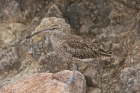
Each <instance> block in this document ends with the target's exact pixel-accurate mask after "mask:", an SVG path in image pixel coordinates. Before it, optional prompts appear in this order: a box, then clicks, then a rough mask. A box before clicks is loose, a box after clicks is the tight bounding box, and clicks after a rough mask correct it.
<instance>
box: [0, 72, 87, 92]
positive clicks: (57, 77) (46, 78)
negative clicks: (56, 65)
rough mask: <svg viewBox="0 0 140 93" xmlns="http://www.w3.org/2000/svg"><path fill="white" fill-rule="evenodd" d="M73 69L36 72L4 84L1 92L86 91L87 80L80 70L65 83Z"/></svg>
mask: <svg viewBox="0 0 140 93" xmlns="http://www.w3.org/2000/svg"><path fill="white" fill-rule="evenodd" d="M71 74H72V71H68V70H64V71H61V72H58V73H55V74H52V73H36V74H32V75H29V76H27V77H24V78H22V79H21V80H18V81H17V82H15V83H12V84H9V85H7V86H4V87H2V88H1V89H0V93H12V92H14V93H24V92H31V93H34V92H35V93H41V92H43V93H86V81H85V78H84V76H83V75H82V74H81V73H80V72H76V74H75V80H74V81H73V82H72V83H71V84H70V85H68V84H67V83H65V81H66V80H67V78H69V77H70V76H71Z"/></svg>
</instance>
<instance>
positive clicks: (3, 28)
mask: <svg viewBox="0 0 140 93" xmlns="http://www.w3.org/2000/svg"><path fill="white" fill-rule="evenodd" d="M25 27H26V26H25V25H24V24H22V23H3V24H0V36H1V37H0V44H1V45H0V48H2V47H5V46H7V45H8V44H9V43H10V42H13V41H14V40H16V39H19V38H20V34H21V31H22V30H23V29H25Z"/></svg>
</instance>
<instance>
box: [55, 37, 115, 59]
mask: <svg viewBox="0 0 140 93" xmlns="http://www.w3.org/2000/svg"><path fill="white" fill-rule="evenodd" d="M58 46H59V47H57V51H58V53H59V54H61V55H62V56H64V57H66V58H68V59H70V60H83V59H91V58H92V59H93V58H99V57H102V56H105V57H111V56H112V53H110V52H107V51H105V50H103V49H101V48H98V47H96V46H93V45H91V44H90V43H87V42H84V41H83V40H82V38H81V37H79V36H76V35H64V36H63V38H62V39H61V40H60V41H59V45H58Z"/></svg>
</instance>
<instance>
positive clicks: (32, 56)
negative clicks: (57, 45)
mask: <svg viewBox="0 0 140 93" xmlns="http://www.w3.org/2000/svg"><path fill="white" fill-rule="evenodd" d="M139 4H140V1H139V0H65V1H64V0H39V1H36V0H1V1H0V88H3V87H6V86H7V85H8V84H9V83H14V82H16V81H17V80H18V79H21V78H22V77H24V76H28V75H31V74H33V73H46V72H50V73H56V72H59V71H62V70H66V69H69V70H72V69H73V65H72V63H71V62H69V61H68V60H65V59H63V58H62V57H60V56H58V55H55V54H53V48H52V46H51V43H52V42H51V41H50V39H49V36H47V35H46V34H42V35H41V34H40V35H39V36H37V37H35V38H37V40H39V41H37V42H35V40H34V38H31V39H26V38H25V37H27V36H29V35H31V34H32V33H33V32H36V31H37V30H42V29H44V28H48V27H50V26H51V25H55V24H56V25H59V26H61V28H62V29H63V31H64V32H65V33H71V34H76V35H79V36H81V37H82V38H83V39H84V40H85V41H86V42H90V43H91V44H93V45H96V46H98V47H101V48H103V49H106V50H108V51H112V52H113V54H114V58H113V59H110V60H104V59H95V60H94V61H93V62H91V63H81V64H78V71H80V72H81V73H82V74H83V75H84V76H85V78H86V84H87V93H101V92H102V93H111V92H112V93H126V92H128V93H139V91H140V90H139V87H140V85H139V83H140V81H139V80H140V76H139V62H140V59H139V55H140V54H139V53H140V52H139V47H140V43H139V42H140V41H139V39H140V30H139V29H140V26H139V25H140V11H139V10H140V7H139ZM43 20H45V21H43ZM43 22H44V23H43ZM42 23H43V24H42Z"/></svg>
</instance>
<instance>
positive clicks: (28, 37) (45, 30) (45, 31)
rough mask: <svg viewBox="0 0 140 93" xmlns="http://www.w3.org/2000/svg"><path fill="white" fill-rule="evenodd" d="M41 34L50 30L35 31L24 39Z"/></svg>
mask: <svg viewBox="0 0 140 93" xmlns="http://www.w3.org/2000/svg"><path fill="white" fill-rule="evenodd" d="M41 32H50V29H45V30H40V31H37V32H35V33H33V34H32V35H31V36H28V37H26V38H31V37H32V36H34V35H36V34H39V33H41Z"/></svg>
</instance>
